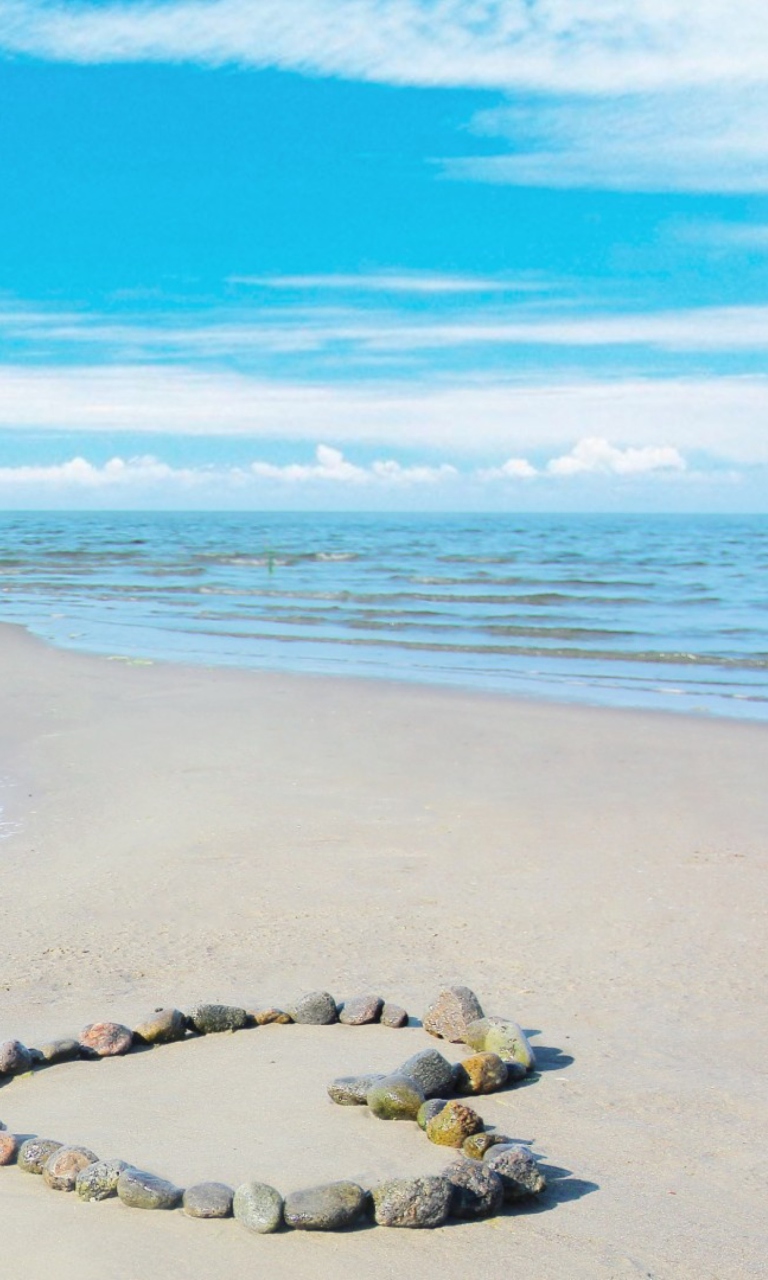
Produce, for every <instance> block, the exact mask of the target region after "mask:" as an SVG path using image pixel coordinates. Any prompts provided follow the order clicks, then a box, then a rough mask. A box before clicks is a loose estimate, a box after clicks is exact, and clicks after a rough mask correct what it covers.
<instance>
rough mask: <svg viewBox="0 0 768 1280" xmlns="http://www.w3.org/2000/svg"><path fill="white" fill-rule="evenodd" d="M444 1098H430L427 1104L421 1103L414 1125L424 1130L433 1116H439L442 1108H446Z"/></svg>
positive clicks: (446, 1103) (446, 1102)
mask: <svg viewBox="0 0 768 1280" xmlns="http://www.w3.org/2000/svg"><path fill="white" fill-rule="evenodd" d="M447 1105H448V1101H447V1099H446V1098H430V1099H429V1100H428V1101H427V1102H422V1104H421V1106H420V1107H419V1110H418V1112H417V1114H416V1123H417V1125H418V1126H419V1128H420V1129H426V1127H427V1125H428V1124H429V1122H430V1120H434V1118H435V1116H439V1115H440V1112H441V1111H442V1109H443V1107H447Z"/></svg>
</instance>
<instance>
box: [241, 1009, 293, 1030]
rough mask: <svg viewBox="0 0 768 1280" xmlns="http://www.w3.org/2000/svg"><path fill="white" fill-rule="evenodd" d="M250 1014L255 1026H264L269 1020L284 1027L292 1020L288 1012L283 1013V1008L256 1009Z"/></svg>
mask: <svg viewBox="0 0 768 1280" xmlns="http://www.w3.org/2000/svg"><path fill="white" fill-rule="evenodd" d="M251 1016H252V1017H253V1021H254V1022H255V1023H256V1026H257V1027H266V1026H268V1025H269V1023H270V1022H276V1023H278V1024H279V1025H280V1026H283V1027H285V1026H288V1025H289V1024H290V1023H291V1022H293V1018H292V1017H291V1015H290V1013H285V1012H284V1010H283V1009H275V1008H271V1009H257V1011H256V1013H254V1014H252V1015H251Z"/></svg>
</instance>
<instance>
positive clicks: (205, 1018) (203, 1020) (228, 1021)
mask: <svg viewBox="0 0 768 1280" xmlns="http://www.w3.org/2000/svg"><path fill="white" fill-rule="evenodd" d="M189 1020H190V1022H191V1023H192V1026H193V1027H194V1029H195V1031H199V1033H200V1035H201V1036H209V1035H215V1034H216V1033H217V1032H219V1031H241V1030H242V1029H243V1027H246V1026H247V1025H248V1014H247V1013H246V1011H245V1009H238V1008H237V1007H236V1006H235V1005H231V1004H199V1005H198V1006H197V1008H195V1009H193V1010H192V1012H191V1014H190V1015H189Z"/></svg>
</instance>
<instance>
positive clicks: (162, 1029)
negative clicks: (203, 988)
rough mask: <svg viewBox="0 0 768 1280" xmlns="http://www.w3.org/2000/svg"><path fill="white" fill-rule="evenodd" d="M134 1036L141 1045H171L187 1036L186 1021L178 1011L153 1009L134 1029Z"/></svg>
mask: <svg viewBox="0 0 768 1280" xmlns="http://www.w3.org/2000/svg"><path fill="white" fill-rule="evenodd" d="M133 1034H134V1036H135V1037H136V1039H137V1040H139V1041H140V1042H141V1043H142V1044H172V1043H173V1041H174V1040H183V1039H184V1037H185V1035H186V1034H187V1020H186V1018H185V1017H184V1014H183V1013H182V1012H181V1010H180V1009H155V1011H154V1013H151V1014H150V1015H149V1017H148V1018H145V1019H144V1021H143V1022H141V1023H139V1025H138V1027H134V1031H133Z"/></svg>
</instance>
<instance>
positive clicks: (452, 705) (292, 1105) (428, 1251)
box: [0, 627, 768, 1280]
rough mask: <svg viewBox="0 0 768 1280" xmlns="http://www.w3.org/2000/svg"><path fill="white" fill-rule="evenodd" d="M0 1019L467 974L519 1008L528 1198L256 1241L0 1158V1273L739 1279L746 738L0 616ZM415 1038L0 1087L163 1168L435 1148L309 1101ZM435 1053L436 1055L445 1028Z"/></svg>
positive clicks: (115, 1068)
mask: <svg viewBox="0 0 768 1280" xmlns="http://www.w3.org/2000/svg"><path fill="white" fill-rule="evenodd" d="M0 762H1V764H0V768H1V769H2V771H3V772H4V773H5V775H6V783H7V785H5V786H4V787H3V789H2V792H0V803H2V805H3V808H4V813H3V818H4V819H6V820H9V821H12V822H18V823H19V829H18V830H17V831H16V832H15V833H13V834H11V835H9V836H8V837H7V838H6V839H5V840H3V841H2V842H1V843H0V867H1V869H2V899H1V910H2V938H3V957H2V959H3V963H2V974H1V975H0V1038H6V1037H11V1036H14V1037H15V1036H17V1037H19V1038H20V1039H22V1040H24V1041H25V1042H26V1043H28V1044H33V1045H34V1044H40V1043H41V1042H42V1041H44V1040H46V1039H50V1038H52V1037H53V1036H56V1035H63V1034H68V1033H73V1032H76V1031H77V1030H78V1029H79V1028H80V1027H81V1026H82V1025H83V1024H84V1023H86V1022H89V1021H93V1020H95V1019H98V1018H102V1017H108V1018H116V1019H118V1020H120V1021H125V1022H128V1023H134V1022H136V1021H138V1020H139V1019H140V1018H141V1017H142V1016H143V1015H144V1014H145V1013H146V1012H147V1011H148V1010H149V1009H152V1008H153V1007H155V1006H156V1005H160V1004H176V1005H179V1006H181V1007H187V1006H189V1005H190V1004H191V1003H192V1002H193V1001H196V1000H198V999H214V1000H224V1001H232V1002H235V1003H246V1004H257V1003H259V1004H262V1003H267V1002H270V1001H272V1000H277V1001H284V1000H286V999H288V998H290V997H291V996H293V995H295V994H298V993H300V992H301V991H303V990H307V989H314V988H318V987H322V988H326V989H328V990H330V991H332V992H333V993H334V994H335V995H336V996H337V997H339V998H341V997H343V996H345V995H349V994H353V993H356V992H358V991H365V990H369V989H375V990H377V991H380V992H381V993H382V994H383V995H385V996H387V997H389V998H390V999H393V1000H396V1001H398V1002H401V1003H405V1004H406V1005H407V1007H408V1008H409V1009H410V1010H411V1011H412V1012H413V1013H415V1014H418V1013H420V1012H421V1011H422V1010H423V1007H424V1005H425V1004H426V1002H427V1000H428V999H429V997H430V996H431V994H432V993H433V991H434V990H435V989H436V988H437V987H439V986H440V985H442V984H444V983H446V982H455V981H462V982H465V983H468V984H469V985H470V986H472V987H473V988H474V989H475V990H476V991H477V992H478V994H479V995H480V997H481V999H482V1000H483V1002H484V1004H485V1005H486V1008H487V1009H488V1010H489V1011H490V1012H497V1013H504V1014H509V1015H511V1016H513V1017H515V1018H516V1019H517V1020H519V1021H520V1022H522V1024H523V1025H524V1026H526V1027H527V1028H530V1029H531V1030H532V1031H534V1032H535V1035H534V1037H533V1039H534V1044H535V1045H536V1046H537V1048H538V1050H539V1054H540V1059H541V1065H542V1068H543V1069H542V1072H541V1075H540V1077H539V1078H538V1079H536V1080H535V1081H533V1082H531V1083H530V1084H528V1085H526V1086H525V1087H522V1088H518V1089H515V1090H512V1091H509V1092H506V1093H503V1094H500V1095H497V1096H495V1097H491V1098H488V1099H487V1100H484V1101H483V1102H482V1103H481V1104H480V1110H481V1111H482V1113H483V1115H484V1116H485V1118H486V1119H487V1121H488V1122H489V1123H493V1124H495V1125H497V1126H498V1127H499V1128H500V1129H501V1130H502V1131H504V1132H506V1133H508V1134H510V1135H511V1136H513V1137H515V1138H521V1139H525V1140H529V1141H531V1142H532V1143H533V1147H534V1150H535V1152H536V1153H537V1155H538V1156H539V1158H540V1159H541V1160H542V1161H543V1162H544V1164H545V1165H547V1166H549V1168H550V1171H551V1189H550V1191H549V1192H548V1193H547V1194H546V1196H545V1197H544V1198H543V1199H542V1200H541V1202H539V1203H537V1204H536V1205H534V1206H532V1207H531V1208H530V1209H528V1210H526V1211H520V1212H516V1213H514V1214H512V1213H509V1214H507V1215H505V1216H502V1217H500V1218H498V1219H494V1220H492V1221H489V1222H483V1223H475V1224H470V1225H455V1226H451V1227H449V1228H447V1229H445V1230H442V1231H438V1232H399V1231H387V1230H383V1229H377V1230H373V1229H365V1230H360V1231H356V1232H352V1233H350V1234H348V1235H342V1236H317V1235H311V1236H310V1235H302V1234H301V1233H293V1234H286V1235H281V1236H274V1237H255V1236H251V1235H249V1234H248V1233H247V1232H245V1231H244V1230H243V1229H242V1228H241V1227H240V1226H239V1225H238V1224H236V1223H233V1222H223V1223H220V1224H208V1223H201V1222H195V1221H191V1220H189V1219H186V1218H185V1217H184V1216H183V1215H182V1214H181V1213H172V1214H163V1213H159V1214H150V1213H141V1212H139V1211H136V1210H129V1209H126V1208H125V1207H124V1206H123V1205H121V1204H119V1203H116V1202H109V1203H105V1204H102V1205H87V1204H82V1203H80V1202H79V1201H77V1200H76V1199H75V1197H73V1196H67V1195H63V1194H55V1193H53V1192H50V1191H48V1190H47V1189H46V1188H45V1187H44V1186H43V1185H42V1184H41V1180H39V1179H37V1178H31V1177H29V1176H27V1175H23V1174H21V1173H19V1171H18V1170H17V1169H15V1168H13V1167H11V1168H7V1169H2V1170H0V1205H1V1206H2V1251H1V1256H2V1259H3V1274H4V1275H5V1274H7V1275H8V1276H9V1277H10V1276H17V1275H20V1274H34V1275H44V1274H52V1275H53V1274H55V1275H56V1277H57V1280H75V1277H76V1278H77V1280H96V1278H97V1277H98V1278H99V1280H104V1278H105V1277H106V1278H107V1280H138V1278H139V1277H142V1278H144V1277H147V1276H159V1277H162V1278H163V1280H165V1278H166V1277H168V1278H175V1277H179V1280H181V1278H183V1280H203V1278H205V1280H219V1278H222V1280H223V1277H229V1276H232V1275H257V1274H265V1275H269V1276H273V1275H278V1274H280V1275H281V1276H285V1277H288V1278H289V1280H291V1278H293V1277H302V1278H304V1277H306V1278H307V1280H309V1278H310V1277H326V1276H327V1277H331V1276H332V1277H334V1278H336V1277H338V1278H339V1280H352V1278H353V1277H354V1278H355V1280H359V1278H360V1277H364V1278H365V1280H384V1278H385V1277H399V1276H404V1275H409V1276H418V1277H420V1278H421V1277H424V1280H431V1278H432V1277H435V1278H436V1277H438V1276H439V1277H440V1278H441V1280H459V1278H460V1277H461V1280H465V1277H467V1276H468V1275H473V1276H484V1277H491V1278H493V1280H495V1278H496V1277H499V1278H500V1277H502V1276H506V1275H507V1274H511V1273H514V1274H521V1275H527V1276H528V1277H530V1278H531V1280H560V1278H561V1277H562V1278H563V1280H565V1277H568V1280H580V1278H581V1277H583V1278H584V1280H595V1278H602V1277H617V1278H618V1277H635V1276H641V1277H647V1276H652V1277H656V1278H659V1277H690V1280H715V1278H716V1280H725V1278H726V1277H728V1280H733V1278H734V1277H751V1276H758V1275H764V1274H765V1270H764V1267H765V1257H766V1252H767V1251H766V1226H765V1221H766V1218H765V1204H766V1200H765V1193H766V1174H767V1173H768V1156H767V1155H766V1141H765V1102H766V1098H765V1092H764V1089H763V1082H764V1079H765V1062H766V1056H767V1055H766V1049H767V1048H768V1046H767V1044H766V1020H765V989H766V988H765V971H764V959H765V938H766V927H765V901H766V900H765V894H764V886H765V869H766V831H767V830H768V788H767V787H766V779H767V778H768V730H766V729H765V728H764V727H761V726H759V725H748V724H736V723H727V722H724V721H715V720H704V719H689V718H685V717H682V716H680V717H675V716H667V715H662V714H640V713H624V712H611V711H601V710H590V709H584V708H570V707H559V706H554V705H543V704H536V703H525V702H515V701H511V700H507V699H503V698H492V697H484V696H478V695H469V694H462V693H452V692H445V691H435V690H429V689H423V688H417V687H414V688H403V687H401V686H397V685H387V684H384V683H382V684H374V683H370V684H368V683H363V682H357V681H352V680H350V681H332V680H328V679H312V678H301V677H287V676H277V675H263V674H258V673H244V672H233V671H212V670H198V669H187V668H182V667H171V666H162V665H129V664H125V663H122V662H118V661H109V660H107V659H103V658H92V657H87V656H81V655H77V654H67V653H62V652H56V651H54V650H51V649H49V648H47V647H45V646H44V645H42V644H41V643H39V642H37V641H35V640H33V639H32V638H30V637H29V636H27V635H26V634H25V633H24V632H23V631H21V630H18V629H16V628H9V627H5V628H2V629H0ZM427 1043H435V1042H434V1041H430V1038H429V1037H428V1036H426V1035H425V1033H424V1032H423V1030H422V1029H421V1028H419V1027H412V1028H408V1029H407V1030H403V1031H391V1030H387V1029H385V1028H381V1027H376V1028H370V1029H366V1028H361V1029H353V1028H342V1027H332V1028H317V1029H315V1028H298V1027H294V1028H291V1027H288V1028H277V1027H273V1028H267V1029H262V1030H256V1031H251V1032H242V1033H239V1034H238V1035H236V1036H231V1035H229V1036H227V1035H224V1036H216V1037H210V1038H208V1039H204V1040H200V1041H195V1042H191V1043H187V1044H183V1045H177V1046H172V1047H168V1048H165V1049H159V1050H155V1051H152V1052H146V1053H142V1054H136V1055H132V1056H130V1057H128V1058H126V1059H121V1060H118V1059H113V1060H110V1061H105V1062H101V1063H93V1064H91V1063H72V1064H68V1065H66V1066H61V1067H58V1068H56V1069H55V1070H53V1071H50V1072H47V1073H40V1074H37V1075H35V1076H33V1077H26V1078H22V1079H17V1080H14V1081H12V1082H11V1083H10V1084H7V1085H6V1086H5V1087H4V1088H3V1089H2V1090H1V1091H0V1118H1V1119H2V1120H3V1121H4V1122H5V1123H6V1125H7V1126H8V1128H9V1129H11V1130H12V1131H14V1132H19V1133H39V1134H41V1135H45V1136H50V1137H57V1138H59V1139H60V1140H66V1141H78V1142H84V1143H87V1144H88V1145H90V1146H92V1147H93V1148H94V1149H95V1150H96V1151H98V1152H99V1153H100V1154H101V1155H103V1156H105V1157H108V1156H121V1157H123V1158H125V1159H127V1160H130V1161H131V1162H132V1163H136V1164H139V1165H143V1166H144V1167H149V1168H151V1169H152V1170H154V1171H155V1172H157V1173H160V1174H162V1175H165V1176H168V1177H171V1178H173V1179H175V1180H177V1181H178V1182H180V1183H181V1184H184V1183H189V1182H190V1181H192V1180H197V1179H199V1178H202V1177H211V1178H220V1179H223V1180H225V1181H230V1182H236V1181H238V1180H241V1179H246V1178H249V1177H260V1178H262V1177H263V1178H265V1179H266V1180H268V1181H273V1182H274V1183H275V1184H276V1185H277V1186H278V1187H279V1188H280V1189H281V1190H284V1191H285V1190H290V1189H293V1188H297V1187H299V1186H302V1185H307V1184H310V1183H312V1182H315V1181H318V1180H321V1179H329V1178H335V1177H344V1176H347V1177H357V1178H360V1179H362V1180H368V1181H371V1182H373V1181H376V1180H377V1179H378V1178H382V1177H385V1176H388V1175H391V1174H398V1173H401V1174H409V1173H415V1172H426V1171H439V1170H440V1169H441V1168H442V1167H443V1165H444V1163H445V1157H444V1155H443V1154H442V1153H441V1152H440V1151H439V1150H438V1149H437V1148H434V1147H432V1146H431V1145H430V1144H429V1143H428V1142H427V1141H426V1139H425V1138H424V1137H423V1135H421V1134H420V1133H419V1132H418V1131H417V1130H416V1129H415V1126H411V1125H407V1124H385V1123H383V1122H379V1121H376V1120H374V1119H373V1118H372V1117H370V1116H369V1115H368V1114H367V1113H366V1112H365V1111H364V1110H362V1109H358V1108H339V1107H334V1106H333V1105H332V1104H331V1103H330V1102H329V1101H328V1100H327V1098H326V1096H325V1085H326V1083H327V1081H328V1080H330V1079H331V1078H333V1077H334V1076H335V1075H339V1074H348V1073H350V1072H353V1071H355V1070H358V1069H371V1070H376V1069H380V1070H385V1069H389V1068H390V1067H394V1066H395V1065H397V1063H399V1062H400V1061H401V1060H402V1059H403V1058H405V1057H406V1056H408V1055H409V1054H410V1053H412V1052H415V1051H416V1050H417V1049H419V1048H421V1047H423V1046H424V1045H425V1044H427ZM449 1052H450V1054H451V1056H453V1057H458V1056H460V1054H459V1052H458V1050H455V1049H454V1050H450V1051H449Z"/></svg>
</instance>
